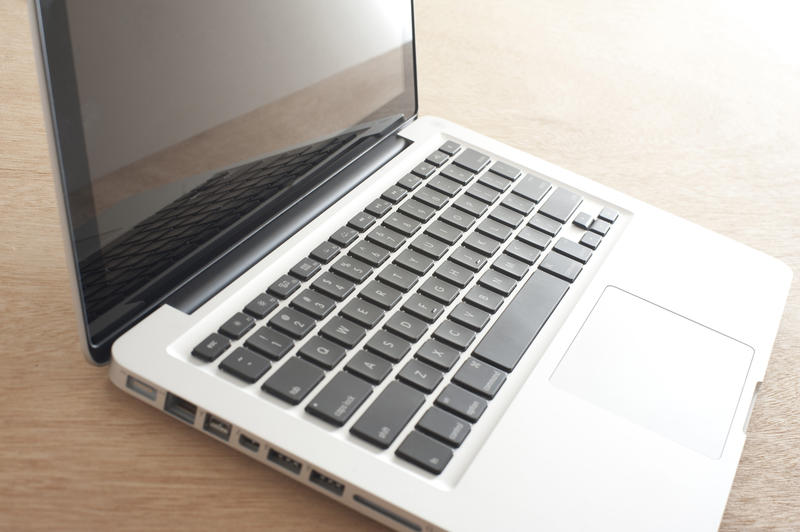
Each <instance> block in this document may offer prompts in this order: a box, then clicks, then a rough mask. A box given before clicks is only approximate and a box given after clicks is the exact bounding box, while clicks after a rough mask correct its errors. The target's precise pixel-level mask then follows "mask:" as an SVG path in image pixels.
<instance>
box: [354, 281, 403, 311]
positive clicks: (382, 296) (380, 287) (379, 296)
mask: <svg viewBox="0 0 800 532" xmlns="http://www.w3.org/2000/svg"><path fill="white" fill-rule="evenodd" d="M358 295H359V297H361V298H363V299H366V300H367V301H369V302H371V303H375V304H376V305H378V306H379V307H381V308H382V309H384V310H389V309H391V308H392V307H393V306H395V305H396V304H397V302H398V301H400V297H401V296H402V295H403V294H402V293H401V292H400V291H398V290H395V289H394V288H392V287H390V286H387V285H385V284H383V283H380V282H378V281H372V282H370V283H369V284H368V285H367V286H366V287H364V289H363V290H362V291H361V292H360V293H359V294H358Z"/></svg>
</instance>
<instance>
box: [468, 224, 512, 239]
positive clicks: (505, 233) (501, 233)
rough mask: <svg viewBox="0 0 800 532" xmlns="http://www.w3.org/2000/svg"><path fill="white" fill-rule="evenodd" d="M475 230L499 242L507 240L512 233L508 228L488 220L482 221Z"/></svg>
mask: <svg viewBox="0 0 800 532" xmlns="http://www.w3.org/2000/svg"><path fill="white" fill-rule="evenodd" d="M475 230H476V231H478V232H479V233H483V234H484V235H486V236H490V237H492V238H494V239H495V240H499V241H500V242H505V241H506V240H508V237H510V236H511V233H512V232H513V231H512V229H511V228H510V227H508V226H506V225H503V224H501V223H499V222H496V221H494V220H490V219H487V220H484V221H482V222H481V223H480V224H479V225H478V227H477V228H476V229H475Z"/></svg>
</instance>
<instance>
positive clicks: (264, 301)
mask: <svg viewBox="0 0 800 532" xmlns="http://www.w3.org/2000/svg"><path fill="white" fill-rule="evenodd" d="M277 306H278V300H277V299H275V298H274V297H272V296H269V295H267V294H259V295H257V296H256V297H255V299H253V300H252V301H251V302H250V303H248V304H247V306H246V307H244V311H245V312H247V313H248V314H250V315H251V316H253V317H254V318H256V319H259V320H261V319H264V318H266V317H267V315H268V314H269V313H270V312H272V311H273V310H275V308H276V307H277Z"/></svg>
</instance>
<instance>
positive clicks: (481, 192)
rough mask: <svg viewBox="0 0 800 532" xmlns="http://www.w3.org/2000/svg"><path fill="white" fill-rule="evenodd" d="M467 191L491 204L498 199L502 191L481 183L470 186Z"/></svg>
mask: <svg viewBox="0 0 800 532" xmlns="http://www.w3.org/2000/svg"><path fill="white" fill-rule="evenodd" d="M466 193H467V194H468V195H470V196H472V197H473V198H477V199H479V200H481V201H482V202H484V203H488V204H489V205H491V204H492V203H494V202H495V201H497V198H499V197H500V193H499V192H498V191H496V190H494V189H492V188H489V187H487V186H486V185H482V184H480V183H475V184H474V185H472V186H471V187H469V188H468V189H467V192H466Z"/></svg>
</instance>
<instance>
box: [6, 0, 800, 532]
mask: <svg viewBox="0 0 800 532" xmlns="http://www.w3.org/2000/svg"><path fill="white" fill-rule="evenodd" d="M797 6H798V4H797V3H796V2H795V1H793V0H789V1H785V2H779V1H771V0H766V1H761V2H752V1H750V2H748V1H738V0H737V1H729V0H718V1H715V0H692V1H690V0H673V1H670V2H659V1H656V0H641V1H637V2H634V1H624V0H619V1H610V0H599V1H595V2H580V1H576V0H559V1H555V0H553V1H550V2H547V1H543V0H505V1H493V2H481V3H478V2H463V1H462V2H459V1H456V0H436V1H434V0H423V1H420V2H418V4H417V5H416V7H415V9H416V30H417V38H418V42H417V54H418V72H419V77H420V81H419V95H420V113H421V114H433V115H438V116H442V117H444V118H447V119H450V120H453V121H455V122H458V123H461V124H463V125H465V126H468V127H471V128H473V129H476V130H478V131H480V132H482V133H485V134H487V135H489V136H493V137H496V138H498V139H500V140H501V141H504V142H506V143H508V144H511V145H513V146H516V147H519V148H522V149H524V150H527V151H530V152H532V153H534V154H536V155H538V156H540V157H542V158H544V159H547V160H549V161H551V162H554V163H556V164H559V165H562V166H564V167H567V168H569V169H571V170H573V171H576V172H578V173H582V174H584V175H587V176H589V177H591V178H593V179H596V180H598V181H600V182H602V183H604V184H606V185H609V186H611V187H613V188H617V189H620V190H622V191H624V192H627V193H629V194H631V195H632V196H634V197H638V198H640V199H642V200H645V201H647V202H650V203H652V204H654V205H656V206H658V207H661V208H663V209H665V210H668V211H671V212H673V213H675V214H677V215H679V216H682V217H684V218H687V219H689V220H691V221H693V222H696V223H698V224H700V225H703V226H705V227H708V228H710V229H713V230H715V231H717V232H719V233H722V234H723V235H726V236H729V237H731V238H733V239H736V240H739V241H742V242H744V243H746V244H748V245H750V246H752V247H754V248H757V249H760V250H763V251H765V252H767V253H769V254H771V255H773V256H776V257H779V258H780V259H782V260H783V261H785V262H786V263H788V264H789V265H790V266H791V267H792V268H793V270H794V272H795V275H797V274H798V273H800V245H799V244H798V240H800V229H798V228H800V215H799V214H798V211H799V210H800V98H799V97H798V95H800V33H798V32H797V29H796V25H797V21H798V20H800V8H798V7H797ZM0 109H2V111H1V112H0V183H2V185H1V186H2V191H1V193H0V231H1V233H2V234H1V235H0V353H2V358H1V359H0V363H2V369H0V412H2V420H3V425H2V431H1V432H0V529H3V530H23V529H31V530H44V529H48V530H52V529H55V530H110V529H131V530H133V529H135V530H152V529H172V530H179V529H187V530H198V529H207V530H208V529H236V530H257V529H261V530H263V529H271V530H307V529H314V530H342V529H351V530H373V529H376V528H379V527H378V525H376V524H375V523H374V522H373V521H370V520H368V519H366V518H364V517H362V516H360V515H359V514H357V513H355V512H353V511H350V510H348V509H346V508H344V507H341V506H339V505H337V504H336V503H335V502H332V501H330V500H328V499H327V498H325V497H323V496H321V495H318V494H316V493H314V492H312V491H311V490H309V489H307V488H304V487H302V486H300V485H299V484H296V483H295V482H294V481H292V480H289V479H287V478H285V477H283V476H282V475H280V474H278V473H275V472H273V471H271V470H269V469H268V468H266V467H263V466H259V465H257V464H256V463H255V462H252V461H250V460H248V459H247V458H245V457H244V456H241V455H239V454H238V453H234V452H232V451H230V450H229V449H227V448H225V447H224V446H222V445H220V444H218V443H215V442H214V441H212V440H211V439H210V438H205V437H202V436H200V435H198V434H196V433H195V432H194V431H193V430H192V429H190V428H187V427H185V426H182V425H181V424H180V423H176V422H175V421H173V420H172V419H169V418H168V417H167V416H165V415H163V414H159V413H158V412H156V411H154V410H153V409H152V408H150V407H148V406H146V405H144V404H142V403H140V402H138V401H136V400H134V399H131V398H129V397H127V396H125V395H124V394H122V393H120V392H119V391H117V390H116V389H115V388H114V387H113V386H112V385H111V384H110V383H109V381H108V380H107V378H106V375H105V373H106V370H105V369H104V368H97V367H93V366H90V365H89V364H87V363H85V362H84V360H83V357H82V355H81V352H80V348H79V345H78V335H77V332H76V320H75V318H74V316H73V309H72V306H71V296H70V293H69V285H68V279H67V273H66V267H65V259H64V253H63V246H62V241H61V230H60V228H59V224H58V219H57V212H56V205H55V196H54V193H53V185H52V176H51V172H50V163H49V161H48V154H47V145H46V140H45V133H44V127H43V121H42V111H41V103H40V100H39V90H38V86H37V79H36V73H35V67H34V58H33V52H32V46H31V37H30V30H29V25H28V21H27V8H26V5H25V1H24V0H3V1H2V2H0ZM743 282H758V279H743ZM731 290H734V291H735V290H736V287H735V286H732V287H731ZM799 396H800V292H799V291H798V281H797V280H796V279H795V282H794V284H793V285H792V292H791V294H790V296H789V300H788V303H787V306H786V311H785V314H784V318H783V322H782V324H781V328H780V331H779V333H778V337H777V340H776V342H775V347H774V351H773V354H772V359H771V362H770V366H769V369H768V371H767V375H766V379H765V381H764V384H763V386H762V388H761V394H760V397H759V399H758V401H757V404H756V406H755V409H754V411H753V414H752V420H751V423H750V429H749V438H748V440H747V444H746V446H745V449H744V455H743V457H742V460H741V464H740V466H739V470H738V474H737V476H736V480H735V482H734V486H733V489H732V491H731V494H730V499H729V501H728V506H727V509H726V512H725V516H724V519H723V523H722V528H723V529H724V530H739V529H755V528H762V529H798V528H800V397H799Z"/></svg>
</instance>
